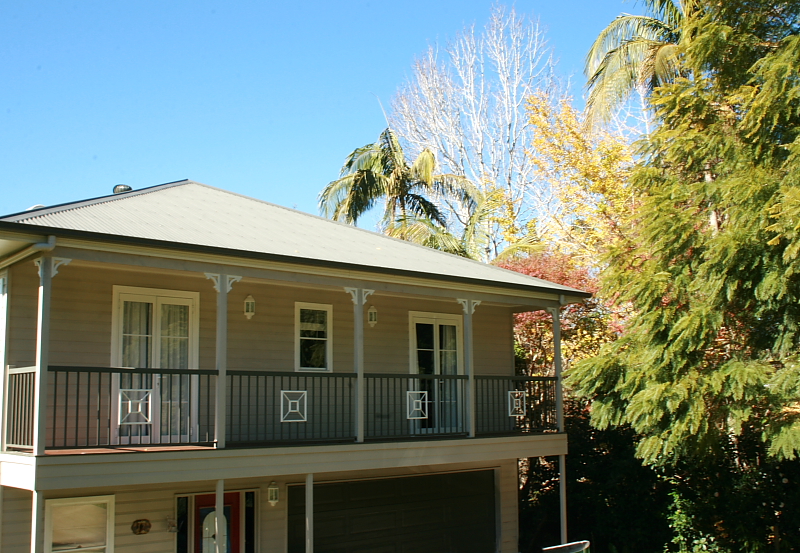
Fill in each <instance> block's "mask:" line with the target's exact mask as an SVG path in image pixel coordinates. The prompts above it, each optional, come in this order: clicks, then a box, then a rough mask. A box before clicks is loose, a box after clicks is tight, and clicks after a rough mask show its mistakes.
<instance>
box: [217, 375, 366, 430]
mask: <svg viewBox="0 0 800 553" xmlns="http://www.w3.org/2000/svg"><path fill="white" fill-rule="evenodd" d="M355 380H356V375H355V374H353V373H329V374H320V373H317V374H314V373H295V372H291V373H284V372H266V371H228V412H227V440H228V443H230V444H231V445H245V444H260V443H280V442H298V441H302V442H318V441H326V440H333V441H352V440H353V439H354V438H355V432H354V429H355V419H354V412H353V406H354V394H355Z"/></svg>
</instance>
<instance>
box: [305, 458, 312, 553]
mask: <svg viewBox="0 0 800 553" xmlns="http://www.w3.org/2000/svg"><path fill="white" fill-rule="evenodd" d="M306 553H314V475H313V474H307V475H306Z"/></svg>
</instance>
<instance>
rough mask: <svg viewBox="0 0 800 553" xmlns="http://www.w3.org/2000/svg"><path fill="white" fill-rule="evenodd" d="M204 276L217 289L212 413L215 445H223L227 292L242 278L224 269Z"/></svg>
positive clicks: (226, 361)
mask: <svg viewBox="0 0 800 553" xmlns="http://www.w3.org/2000/svg"><path fill="white" fill-rule="evenodd" d="M205 275H206V278H208V279H211V281H212V282H213V283H214V290H216V291H217V343H216V352H217V362H216V368H217V398H216V403H217V410H216V412H215V413H214V436H215V438H216V447H217V448H218V449H222V448H224V447H225V422H226V419H225V415H226V413H227V399H228V395H227V387H228V292H230V291H231V288H233V283H234V282H239V281H240V280H242V277H240V276H233V275H228V274H226V273H225V271H224V270H223V271H220V272H219V273H205Z"/></svg>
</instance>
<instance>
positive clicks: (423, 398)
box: [406, 392, 428, 420]
mask: <svg viewBox="0 0 800 553" xmlns="http://www.w3.org/2000/svg"><path fill="white" fill-rule="evenodd" d="M406 394H407V395H406V407H407V409H408V414H407V416H406V418H407V419H409V420H417V419H427V418H428V392H406Z"/></svg>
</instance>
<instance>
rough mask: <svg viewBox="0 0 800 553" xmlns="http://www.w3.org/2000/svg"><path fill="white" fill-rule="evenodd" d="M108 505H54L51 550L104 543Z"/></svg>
mask: <svg viewBox="0 0 800 553" xmlns="http://www.w3.org/2000/svg"><path fill="white" fill-rule="evenodd" d="M107 508H108V505H107V504H106V503H90V504H86V505H54V506H53V509H52V517H53V543H52V547H53V551H61V550H64V549H76V548H79V547H80V548H82V549H85V548H89V547H103V546H104V545H106V529H107V524H108V511H107Z"/></svg>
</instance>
